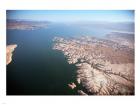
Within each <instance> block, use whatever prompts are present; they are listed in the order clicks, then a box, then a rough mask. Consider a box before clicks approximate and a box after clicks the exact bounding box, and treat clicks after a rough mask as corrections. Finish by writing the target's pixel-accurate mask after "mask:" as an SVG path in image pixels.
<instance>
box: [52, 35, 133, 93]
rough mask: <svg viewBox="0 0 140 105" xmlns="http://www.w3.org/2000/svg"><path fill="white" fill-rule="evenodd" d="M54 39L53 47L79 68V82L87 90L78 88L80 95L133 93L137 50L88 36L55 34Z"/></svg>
mask: <svg viewBox="0 0 140 105" xmlns="http://www.w3.org/2000/svg"><path fill="white" fill-rule="evenodd" d="M54 42H55V45H54V46H53V49H54V50H60V51H62V52H63V53H64V55H65V56H66V57H67V61H68V63H69V64H75V65H76V67H77V85H78V84H81V85H82V87H83V88H85V89H86V91H85V90H81V89H78V93H79V94H81V95H133V94H134V52H133V51H134V49H131V48H129V47H127V46H124V47H122V45H119V43H115V42H112V41H109V40H100V39H96V38H93V37H88V36H87V37H81V38H77V39H76V38H73V39H65V38H62V37H55V38H54ZM116 45H117V46H116ZM75 87H76V86H75Z"/></svg>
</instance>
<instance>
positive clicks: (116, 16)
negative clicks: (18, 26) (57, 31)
mask: <svg viewBox="0 0 140 105" xmlns="http://www.w3.org/2000/svg"><path fill="white" fill-rule="evenodd" d="M6 13H7V19H18V20H20V19H25V20H35V21H52V22H75V21H101V22H102V21H104V22H134V11H133V10H7V12H6Z"/></svg>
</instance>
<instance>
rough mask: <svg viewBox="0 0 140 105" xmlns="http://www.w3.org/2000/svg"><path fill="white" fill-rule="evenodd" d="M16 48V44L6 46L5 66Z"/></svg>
mask: <svg viewBox="0 0 140 105" xmlns="http://www.w3.org/2000/svg"><path fill="white" fill-rule="evenodd" d="M16 47H17V45H16V44H13V45H7V46H6V65H8V64H9V63H10V62H11V61H12V56H13V52H14V50H15V48H16Z"/></svg>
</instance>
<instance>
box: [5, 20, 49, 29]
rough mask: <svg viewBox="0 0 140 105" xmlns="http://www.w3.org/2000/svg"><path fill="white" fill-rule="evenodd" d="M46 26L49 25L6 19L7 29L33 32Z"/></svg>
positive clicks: (47, 22) (40, 22) (43, 22)
mask: <svg viewBox="0 0 140 105" xmlns="http://www.w3.org/2000/svg"><path fill="white" fill-rule="evenodd" d="M48 24H50V22H49V21H32V20H15V19H7V29H19V30H34V29H38V28H46V27H47V26H48Z"/></svg>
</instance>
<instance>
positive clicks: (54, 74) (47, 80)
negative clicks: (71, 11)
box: [6, 23, 113, 95]
mask: <svg viewBox="0 0 140 105" xmlns="http://www.w3.org/2000/svg"><path fill="white" fill-rule="evenodd" d="M112 30H113V29H104V28H102V27H101V28H100V27H97V28H96V27H91V26H87V27H85V26H84V27H83V26H81V25H79V26H78V25H67V24H58V23H57V24H51V25H50V26H48V27H47V28H41V29H36V30H16V29H13V30H11V29H7V45H9V44H17V45H18V47H17V48H16V49H15V51H14V53H13V57H12V58H13V60H12V62H11V63H10V64H9V65H8V66H7V79H6V81H7V82H6V83H7V95H77V92H76V91H75V90H71V89H70V88H69V87H68V84H69V83H70V82H74V81H75V79H76V67H75V65H73V64H68V62H67V59H66V57H65V56H64V55H63V53H62V52H60V51H56V50H53V49H52V47H53V44H54V43H53V41H52V39H53V38H54V37H55V36H63V37H73V36H81V35H93V36H96V37H102V36H104V35H106V34H108V33H110V32H112Z"/></svg>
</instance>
